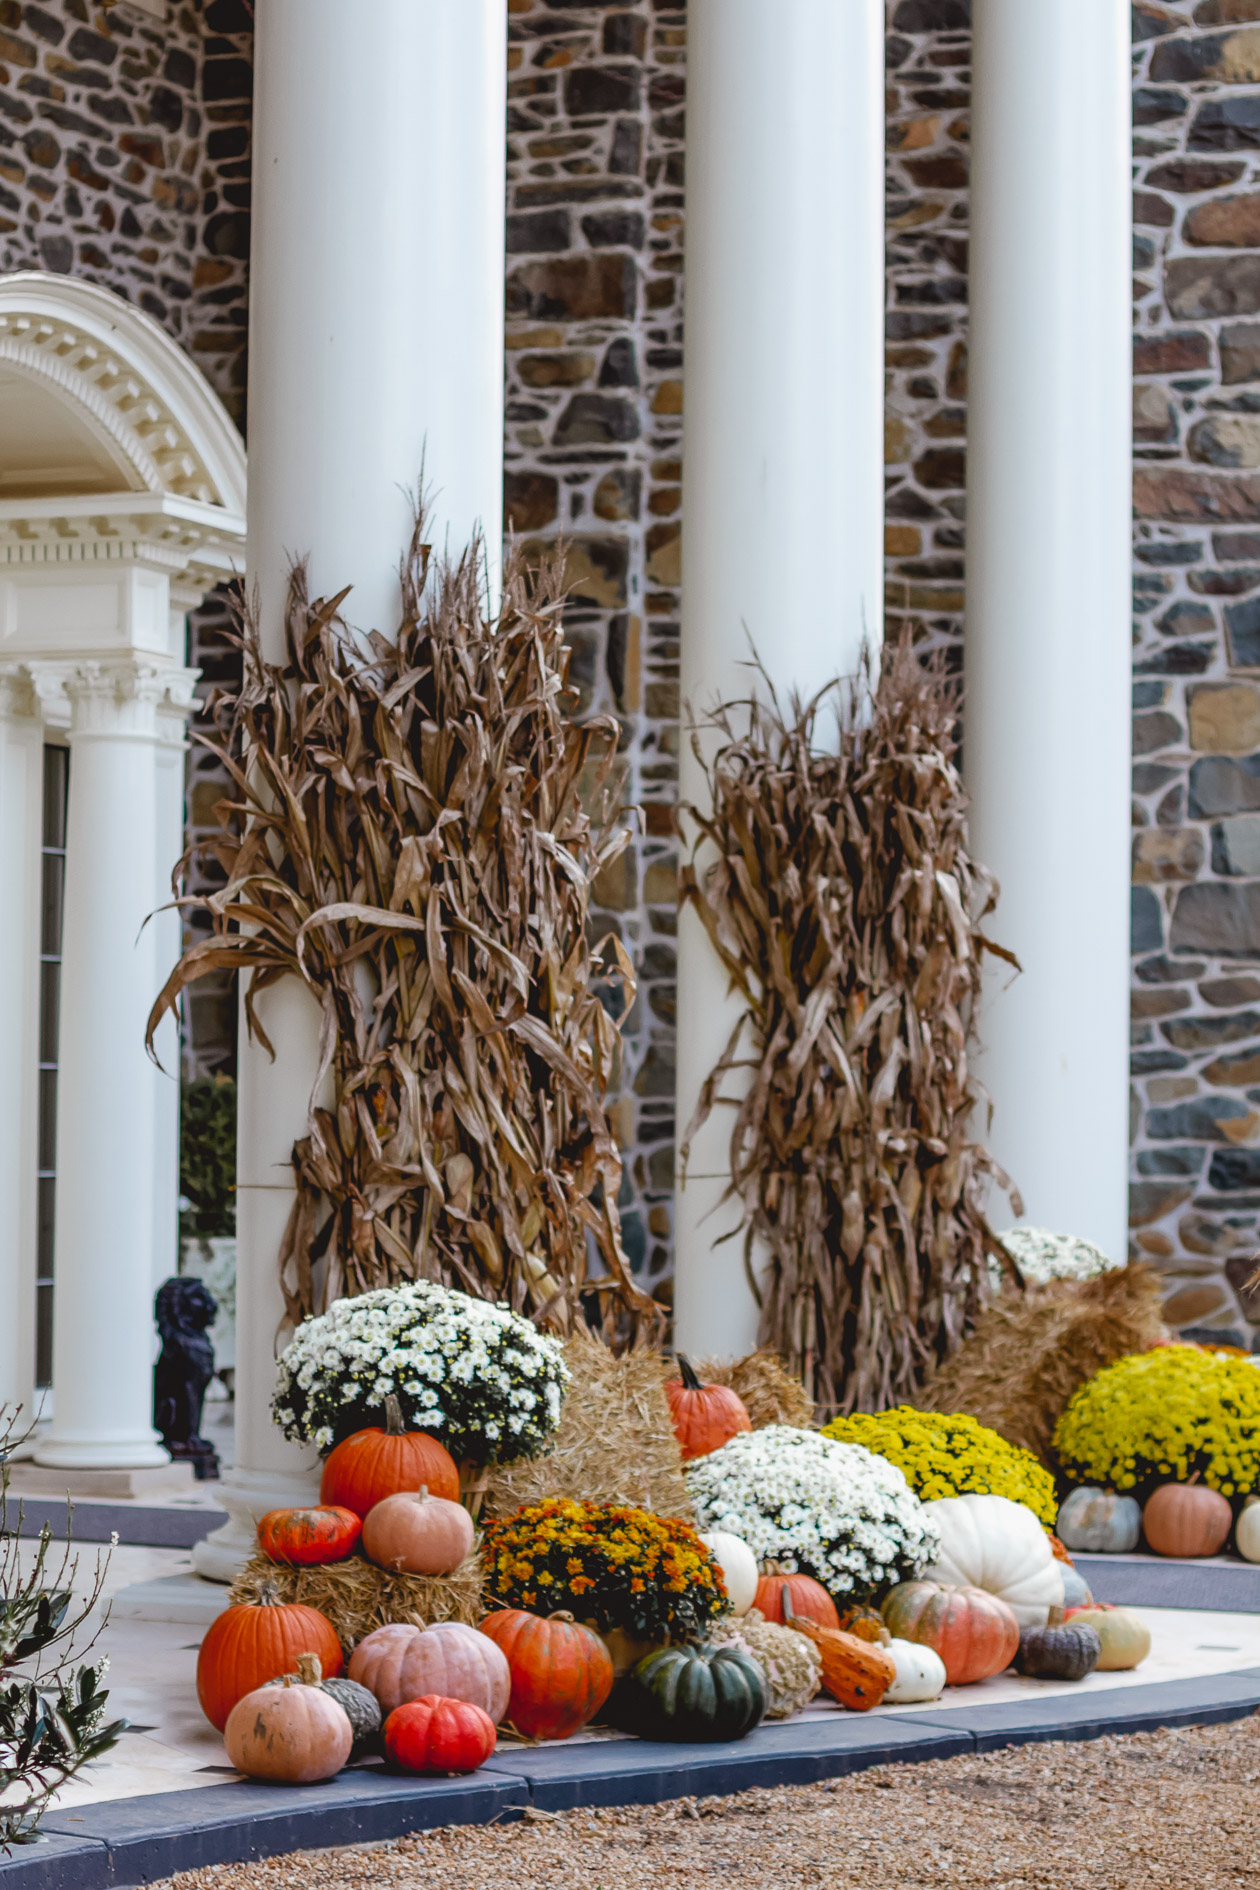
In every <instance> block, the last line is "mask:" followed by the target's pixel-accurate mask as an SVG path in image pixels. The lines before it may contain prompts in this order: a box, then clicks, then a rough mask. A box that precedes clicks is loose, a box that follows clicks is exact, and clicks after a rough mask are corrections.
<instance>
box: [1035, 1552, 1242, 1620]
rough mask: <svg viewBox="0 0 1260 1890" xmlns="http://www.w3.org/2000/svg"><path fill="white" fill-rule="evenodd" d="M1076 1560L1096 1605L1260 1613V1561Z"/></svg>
mask: <svg viewBox="0 0 1260 1890" xmlns="http://www.w3.org/2000/svg"><path fill="white" fill-rule="evenodd" d="M1072 1560H1073V1561H1074V1562H1075V1564H1076V1567H1077V1570H1078V1572H1079V1573H1080V1574H1081V1575H1083V1576H1084V1578H1085V1580H1086V1581H1087V1582H1088V1583H1089V1586H1090V1592H1091V1594H1092V1595H1093V1597H1094V1600H1095V1601H1112V1602H1121V1603H1123V1602H1128V1603H1129V1604H1130V1606H1132V1607H1134V1608H1199V1609H1202V1610H1204V1611H1206V1612H1208V1613H1213V1614H1217V1613H1224V1614H1260V1563H1255V1562H1242V1561H1238V1560H1236V1559H1235V1558H1234V1557H1233V1556H1224V1555H1214V1556H1201V1557H1199V1558H1198V1559H1196V1560H1194V1561H1178V1560H1174V1559H1172V1558H1170V1557H1168V1556H1163V1555H1078V1554H1073V1556H1072Z"/></svg>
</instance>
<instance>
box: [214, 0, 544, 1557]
mask: <svg viewBox="0 0 1260 1890" xmlns="http://www.w3.org/2000/svg"><path fill="white" fill-rule="evenodd" d="M506 59H507V52H506V10H505V6H504V0H358V5H357V6H356V8H355V19H354V30H353V32H352V33H349V34H348V33H347V32H346V30H345V9H344V6H343V5H342V4H341V0H259V5H258V10H257V39H256V67H255V71H256V90H255V97H254V139H255V152H256V157H255V169H254V207H253V238H252V241H253V249H252V257H251V278H250V281H251V299H250V389H251V391H250V477H249V568H250V577H251V581H252V582H256V583H257V585H258V590H259V598H260V605H261V611H262V635H263V642H264V648H265V650H266V652H267V654H268V655H269V656H270V657H272V658H279V657H280V656H281V655H282V653H283V619H282V607H283V600H284V593H285V587H286V584H287V578H288V567H289V562H290V560H291V558H293V557H294V556H302V555H307V556H309V560H310V581H311V585H312V588H313V590H314V591H316V592H325V593H326V592H328V591H331V590H334V589H340V588H341V587H342V586H343V585H345V584H347V583H350V584H353V585H354V587H355V588H354V592H353V594H352V596H351V597H350V598H349V599H348V600H347V604H346V607H345V608H346V614H347V617H348V619H349V620H350V622H351V623H353V624H354V625H355V626H356V627H357V628H361V629H379V630H381V631H382V632H384V633H386V634H390V633H392V631H393V630H394V629H395V628H396V627H397V620H398V618H397V613H398V595H399V594H398V562H399V557H400V555H401V553H402V551H403V549H404V546H405V543H406V539H407V535H408V531H409V526H410V509H409V502H408V494H409V493H410V492H411V491H412V490H413V489H414V488H415V486H416V484H417V482H418V480H419V477H420V471H421V461H422V459H423V461H424V471H425V478H426V483H427V484H428V485H429V487H430V488H431V490H432V491H433V493H434V497H435V508H434V512H433V534H434V539H435V542H436V543H437V544H438V545H439V546H440V545H442V544H443V543H445V542H447V540H448V539H449V543H450V546H451V548H452V550H455V551H458V550H459V549H460V548H462V546H463V545H464V544H465V543H466V542H467V540H468V538H469V536H470V534H471V532H472V531H473V529H474V528H475V526H476V525H477V524H478V523H480V524H481V526H482V527H483V528H484V531H485V534H486V539H487V542H488V544H489V545H490V546H491V547H492V548H493V550H494V552H495V554H496V562H497V549H498V545H499V540H500V538H501V533H502V525H501V511H502V476H503V391H502V390H503V354H502V349H503V332H502V331H503V275H504V269H503V256H504V156H503V153H504V132H505V109H506ZM332 125H335V126H336V128H337V131H336V136H335V137H331V136H330V135H329V127H330V126H332ZM260 1012H261V1014H262V1016H263V1018H264V1021H265V1024H266V1028H267V1032H268V1035H269V1036H270V1037H271V1038H272V1041H273V1042H274V1043H275V1045H276V1050H277V1055H276V1060H275V1062H274V1063H272V1062H270V1061H269V1060H268V1058H267V1057H266V1055H265V1053H263V1052H262V1051H261V1050H259V1049H258V1048H257V1047H256V1046H254V1045H251V1044H250V1043H248V1042H247V1041H246V1040H245V1035H244V1029H243V1025H242V1033H241V1046H240V1057H239V1071H240V1081H239V1111H240V1131H239V1143H238V1149H239V1154H238V1193H237V1255H238V1259H237V1332H238V1339H237V1376H236V1463H237V1469H236V1470H234V1471H233V1473H232V1475H231V1476H230V1477H229V1478H227V1479H225V1482H224V1485H223V1496H224V1501H225V1502H226V1503H227V1504H228V1507H229V1509H230V1510H231V1512H232V1516H233V1521H232V1523H231V1525H230V1526H229V1527H227V1528H226V1529H224V1530H221V1531H219V1532H218V1534H217V1536H215V1537H212V1538H210V1539H209V1540H208V1541H207V1542H206V1543H203V1544H200V1545H199V1546H198V1549H197V1551H196V1553H195V1556H194V1560H195V1562H196V1566H197V1567H198V1568H199V1569H200V1570H201V1572H202V1573H203V1574H206V1575H210V1576H213V1577H215V1578H217V1579H226V1578H229V1577H230V1576H231V1575H232V1574H233V1573H234V1571H235V1568H236V1567H237V1566H239V1564H240V1561H241V1560H242V1559H243V1558H244V1556H245V1554H247V1553H248V1551H249V1548H250V1547H251V1546H252V1533H253V1518H255V1517H256V1516H257V1515H258V1514H259V1513H260V1512H261V1511H262V1510H263V1509H267V1508H271V1507H273V1506H274V1505H275V1504H276V1503H278V1502H282V1501H286V1500H291V1499H292V1498H293V1497H294V1496H296V1495H298V1494H300V1493H302V1492H304V1491H307V1490H309V1489H310V1487H311V1486H312V1484H313V1478H314V1468H315V1458H314V1455H313V1453H312V1452H310V1451H300V1450H298V1449H297V1448H295V1447H294V1446H292V1445H290V1444H287V1443H286V1442H285V1440H284V1439H283V1438H282V1437H281V1435H280V1433H279V1431H278V1430H277V1429H276V1427H275V1426H274V1425H273V1424H272V1422H271V1417H270V1399H271V1392H272V1389H273V1386H274V1378H275V1372H274V1358H275V1352H276V1347H277V1343H278V1342H282V1332H281V1326H282V1319H283V1302H282V1299H281V1294H280V1286H279V1278H278V1272H277V1254H278V1249H279V1245H280V1237H281V1234H282V1232H283V1228H284V1224H285V1220H286V1218H287V1215H288V1212H289V1207H290V1205H291V1202H292V1186H293V1179H292V1171H291V1169H290V1167H289V1157H290V1151H291V1150H292V1147H293V1143H294V1141H295V1140H296V1139H297V1137H298V1136H300V1135H301V1134H302V1133H303V1129H304V1125H305V1121H306V1114H307V1108H308V1104H309V1099H310V1091H311V1083H312V1080H313V1076H314V1071H315V1067H316V1060H317V1059H316V1045H317V1039H318V1026H319V1019H318V1013H317V1010H316V1007H315V1004H314V1002H313V1000H312V999H311V998H310V997H309V995H308V994H307V993H306V992H305V990H304V989H303V988H302V987H301V986H299V985H297V984H296V983H295V982H294V981H293V980H286V981H285V982H284V983H282V984H281V985H279V986H277V987H275V989H273V990H272V991H269V992H267V993H266V994H265V997H264V1001H263V1004H262V1005H261V1006H260Z"/></svg>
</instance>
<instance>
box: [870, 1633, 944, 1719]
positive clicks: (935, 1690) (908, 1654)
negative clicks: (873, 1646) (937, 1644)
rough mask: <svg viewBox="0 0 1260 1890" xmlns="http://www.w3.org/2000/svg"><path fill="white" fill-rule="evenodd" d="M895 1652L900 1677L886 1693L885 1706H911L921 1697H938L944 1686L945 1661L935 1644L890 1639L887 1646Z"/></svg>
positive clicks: (887, 1650) (894, 1656)
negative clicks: (928, 1644) (932, 1645)
mask: <svg viewBox="0 0 1260 1890" xmlns="http://www.w3.org/2000/svg"><path fill="white" fill-rule="evenodd" d="M884 1651H885V1652H886V1653H889V1654H891V1655H892V1657H893V1660H894V1661H895V1662H896V1666H897V1678H896V1679H895V1680H894V1681H893V1683H892V1685H891V1686H890V1687H889V1689H888V1691H887V1692H886V1693H885V1695H884V1697H883V1700H882V1701H881V1705H883V1706H911V1705H913V1704H914V1703H915V1702H916V1701H918V1700H935V1699H939V1698H940V1696H941V1694H942V1693H943V1692H944V1690H945V1662H944V1661H943V1660H942V1659H941V1657H940V1655H939V1654H938V1653H937V1652H936V1649H935V1648H934V1647H923V1646H921V1645H920V1644H919V1642H918V1641H898V1640H891V1641H889V1643H888V1645H887V1647H886V1648H885V1650H884Z"/></svg>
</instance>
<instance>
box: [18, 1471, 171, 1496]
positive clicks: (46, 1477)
mask: <svg viewBox="0 0 1260 1890" xmlns="http://www.w3.org/2000/svg"><path fill="white" fill-rule="evenodd" d="M196 1487H197V1484H196V1479H195V1477H194V1475H193V1467H192V1465H191V1464H190V1463H164V1464H155V1465H153V1466H152V1467H146V1466H140V1467H139V1468H137V1469H135V1470H59V1469H56V1468H53V1467H52V1466H50V1465H44V1464H40V1463H38V1462H35V1463H30V1462H26V1463H10V1465H9V1494H10V1495H11V1496H51V1497H62V1496H82V1497H87V1498H93V1497H95V1498H98V1499H101V1500H104V1499H106V1498H114V1497H123V1498H127V1497H131V1498H135V1499H137V1500H139V1501H141V1502H144V1501H148V1502H155V1501H156V1502H160V1500H161V1499H162V1498H163V1497H169V1496H188V1495H190V1494H191V1492H192V1491H193V1490H195V1489H196Z"/></svg>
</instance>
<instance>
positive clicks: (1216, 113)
mask: <svg viewBox="0 0 1260 1890" xmlns="http://www.w3.org/2000/svg"><path fill="white" fill-rule="evenodd" d="M1134 116H1135V120H1136V113H1135V115H1134ZM1189 142H1190V149H1191V150H1192V151H1254V150H1255V149H1257V147H1260V93H1243V94H1241V95H1240V96H1239V97H1237V98H1222V99H1209V100H1208V101H1207V103H1206V104H1204V105H1201V106H1200V107H1199V109H1198V111H1197V112H1196V113H1195V117H1194V122H1193V124H1192V125H1191V127H1190V141H1189Z"/></svg>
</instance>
